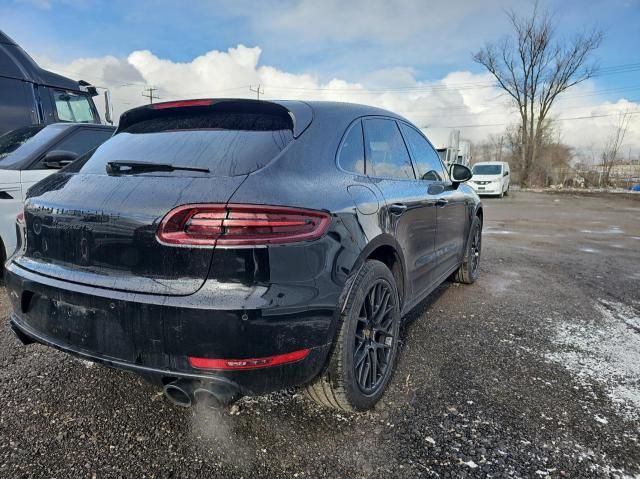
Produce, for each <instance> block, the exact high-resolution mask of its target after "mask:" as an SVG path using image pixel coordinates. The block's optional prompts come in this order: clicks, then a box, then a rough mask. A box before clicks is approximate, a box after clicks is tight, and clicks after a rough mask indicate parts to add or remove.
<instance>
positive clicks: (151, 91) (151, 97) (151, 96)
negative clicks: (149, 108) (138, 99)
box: [142, 86, 160, 104]
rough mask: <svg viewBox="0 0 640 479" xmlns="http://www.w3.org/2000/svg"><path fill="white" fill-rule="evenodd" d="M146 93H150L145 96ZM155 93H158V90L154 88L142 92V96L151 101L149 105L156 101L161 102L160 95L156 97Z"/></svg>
mask: <svg viewBox="0 0 640 479" xmlns="http://www.w3.org/2000/svg"><path fill="white" fill-rule="evenodd" d="M146 91H147V92H149V93H148V94H146V95H145V93H144V92H146ZM154 91H158V89H157V88H153V87H151V86H150V87H149V88H145V89H144V90H142V96H144V97H146V98H148V99H149V104H152V103H153V100H154V99H155V100H159V99H160V97H159V96H158V95H154V93H153V92H154Z"/></svg>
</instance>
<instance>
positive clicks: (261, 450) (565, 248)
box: [0, 192, 640, 478]
mask: <svg viewBox="0 0 640 479" xmlns="http://www.w3.org/2000/svg"><path fill="white" fill-rule="evenodd" d="M485 205H486V207H485V208H486V222H485V230H484V251H483V258H482V264H481V275H480V279H479V280H478V282H477V283H476V284H474V285H473V286H457V285H454V284H450V283H447V284H445V285H443V286H442V287H441V288H439V289H438V290H437V291H436V292H435V293H434V294H433V295H432V296H431V297H430V298H429V299H428V300H427V301H425V302H424V303H423V304H422V305H420V306H419V307H418V308H416V310H414V311H413V312H412V313H411V314H410V316H409V318H408V321H407V324H406V327H405V328H404V333H403V338H404V342H403V349H402V354H401V356H400V362H399V366H398V369H397V371H396V374H395V377H394V381H393V383H392V385H391V387H390V390H389V391H388V393H387V394H386V396H385V398H384V401H383V403H381V404H380V405H379V407H377V408H376V409H375V410H374V411H371V412H368V413H364V414H357V415H356V414H354V415H349V414H338V413H336V412H333V411H329V410H323V409H321V408H319V407H317V406H315V405H313V404H311V403H310V402H308V401H307V400H306V399H305V398H304V397H302V396H300V395H299V394H297V393H296V392H295V391H287V392H283V393H278V394H273V395H270V396H267V397H262V398H251V399H243V400H242V401H241V402H240V403H239V404H238V405H237V407H234V408H233V409H232V410H230V411H225V412H222V413H216V412H209V411H202V410H183V409H179V408H176V407H174V406H172V405H171V404H169V403H168V402H167V401H166V400H165V399H164V398H163V397H162V395H161V394H160V393H159V391H157V390H156V389H154V388H153V387H152V386H150V385H147V384H145V383H144V382H143V381H141V380H140V379H138V378H137V377H135V376H133V375H131V374H129V373H124V372H121V371H115V370H111V369H108V368H105V367H101V366H96V365H91V364H90V363H84V362H81V361H78V360H76V359H73V358H72V357H70V356H67V355H65V354H62V353H60V352H57V351H54V350H51V349H47V348H45V347H42V346H38V345H31V346H28V347H23V346H21V345H20V344H19V343H18V341H17V340H16V339H14V337H13V336H12V334H11V332H10V331H9V328H8V326H7V322H6V321H4V322H3V323H2V325H1V326H0V476H1V477H7V478H18V477H46V478H63V477H64V478H66V477H70V478H81V477H88V478H102V477H146V478H155V477H176V478H181V477H234V478H235V477H243V478H255V477H258V478H259V477H286V478H308V477H336V478H347V477H349V478H351V477H371V478H378V477H379V478H383V477H384V478H389V477H403V478H405V477H467V476H492V477H503V476H511V477H547V476H549V477H572V478H575V477H632V478H634V477H635V478H637V477H640V433H639V431H640V287H639V285H640V221H639V218H640V202H636V201H633V200H631V199H626V198H610V197H606V198H599V197H584V196H574V195H550V194H535V193H527V192H513V193H512V194H511V196H510V197H508V198H504V199H501V200H500V199H487V200H486V201H485ZM0 297H1V300H0V301H1V304H0V311H1V313H2V315H3V316H4V317H6V316H7V315H8V311H9V309H8V301H7V299H6V297H5V295H0Z"/></svg>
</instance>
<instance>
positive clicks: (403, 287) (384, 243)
mask: <svg viewBox="0 0 640 479" xmlns="http://www.w3.org/2000/svg"><path fill="white" fill-rule="evenodd" d="M370 259H375V260H378V261H380V262H382V263H384V264H385V265H386V266H387V267H388V268H389V270H390V271H391V274H393V277H394V278H395V280H396V286H397V288H398V294H399V296H400V298H399V300H400V307H401V308H402V306H403V305H404V304H405V302H406V300H407V294H408V284H409V283H408V278H407V268H406V263H405V260H404V255H403V254H402V249H401V248H400V245H399V244H398V242H397V241H396V239H395V238H394V237H393V236H391V235H380V236H378V237H376V238H374V239H373V240H372V241H371V242H369V244H367V246H366V247H365V248H364V249H363V250H362V252H361V253H360V255H359V256H358V259H357V260H356V262H355V263H354V265H353V268H352V269H351V271H352V272H354V271H358V270H359V269H360V268H361V267H362V265H363V264H364V262H365V261H367V260H370Z"/></svg>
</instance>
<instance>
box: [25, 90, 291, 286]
mask: <svg viewBox="0 0 640 479" xmlns="http://www.w3.org/2000/svg"><path fill="white" fill-rule="evenodd" d="M293 138H294V122H293V117H292V115H291V114H290V112H289V111H288V110H287V109H286V108H284V107H283V106H281V105H277V104H271V103H269V102H255V101H248V100H244V101H220V102H216V101H210V100H196V101H186V102H172V103H167V104H157V105H153V106H152V107H142V108H136V109H134V110H131V111H129V112H127V113H125V114H124V115H123V116H122V117H121V120H120V126H119V128H118V131H117V132H116V134H115V135H114V136H113V137H112V138H110V139H109V140H107V141H106V142H105V143H103V144H102V145H101V146H100V147H99V148H98V149H97V150H96V151H95V152H93V153H91V154H88V155H86V156H85V157H83V158H81V159H79V160H78V161H76V162H75V163H74V164H72V165H71V166H70V167H68V168H66V169H65V170H63V171H61V172H60V173H58V174H54V175H52V176H50V177H48V178H46V179H45V180H44V181H42V182H40V183H38V184H37V185H35V186H34V187H33V188H32V189H31V190H30V191H29V195H28V196H29V198H28V200H27V202H26V205H25V221H26V240H27V241H26V248H25V249H24V251H23V253H22V254H20V255H18V256H17V257H16V258H15V262H16V263H17V264H18V265H20V266H21V267H22V268H25V269H28V270H30V271H32V272H36V273H39V274H43V275H47V276H49V277H52V278H57V279H62V280H66V281H73V282H77V283H81V284H90V285H94V286H99V287H104V288H111V289H117V290H121V291H130V292H139V293H151V294H163V295H188V294H192V293H194V292H195V291H197V290H198V289H199V288H200V287H201V286H202V284H203V283H204V281H205V280H206V279H207V275H208V272H209V266H210V264H211V260H212V257H213V254H214V246H213V244H215V242H212V243H209V244H206V245H203V244H194V243H193V242H189V241H187V242H186V243H185V244H167V243H161V242H160V241H158V238H157V237H156V234H157V231H158V226H159V224H160V223H161V221H162V219H163V217H164V216H165V215H166V214H167V213H168V212H169V211H170V210H172V209H173V208H174V207H176V206H179V205H187V204H194V203H197V204H214V205H225V204H226V203H227V202H228V201H229V198H230V197H231V196H232V195H233V193H234V192H235V191H236V189H237V188H238V187H239V186H240V185H241V184H242V182H243V181H244V179H245V178H246V177H247V175H248V174H250V173H252V172H254V171H256V170H259V169H260V168H262V167H263V166H265V165H266V164H268V163H269V162H270V161H272V160H273V159H274V158H276V157H277V156H278V155H279V154H280V153H281V152H282V151H283V150H284V149H285V148H286V147H287V146H288V145H289V144H290V143H291V142H292V141H293ZM114 164H120V165H131V164H133V165H137V166H138V168H129V167H126V166H125V167H118V168H114V167H113V165H114ZM154 165H155V166H154ZM142 166H144V168H142ZM154 168H156V169H154ZM181 227H182V226H181ZM184 227H185V228H186V227H187V226H184Z"/></svg>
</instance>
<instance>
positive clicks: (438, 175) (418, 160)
mask: <svg viewBox="0 0 640 479" xmlns="http://www.w3.org/2000/svg"><path fill="white" fill-rule="evenodd" d="M401 128H402V132H403V133H404V135H405V139H406V140H407V143H408V145H409V148H410V149H411V152H412V153H413V162H414V164H415V166H416V169H417V170H418V171H417V172H416V173H417V174H418V178H421V179H423V180H428V181H443V180H444V169H443V168H442V163H441V162H440V157H439V156H438V153H436V151H435V150H434V149H433V147H432V146H431V145H430V144H429V142H428V141H427V140H425V138H424V136H422V135H421V134H420V132H419V131H418V130H416V129H415V128H412V127H410V126H409V125H405V124H404V123H401Z"/></svg>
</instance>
